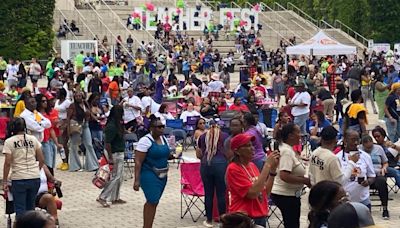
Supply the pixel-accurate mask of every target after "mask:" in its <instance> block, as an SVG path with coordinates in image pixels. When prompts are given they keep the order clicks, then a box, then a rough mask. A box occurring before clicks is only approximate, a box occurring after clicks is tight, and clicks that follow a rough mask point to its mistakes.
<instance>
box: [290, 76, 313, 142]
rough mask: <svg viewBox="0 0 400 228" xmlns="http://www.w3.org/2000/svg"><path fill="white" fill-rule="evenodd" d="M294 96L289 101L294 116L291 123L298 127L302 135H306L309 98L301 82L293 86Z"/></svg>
mask: <svg viewBox="0 0 400 228" xmlns="http://www.w3.org/2000/svg"><path fill="white" fill-rule="evenodd" d="M295 87H296V94H295V95H294V97H293V98H292V100H291V101H290V106H291V107H292V115H293V116H294V120H293V123H295V124H297V125H298V126H299V127H300V131H301V134H302V135H305V134H307V131H306V122H307V120H308V115H309V113H310V104H311V96H310V94H309V93H308V92H307V91H306V89H305V85H304V83H303V82H300V83H298V84H296V85H295Z"/></svg>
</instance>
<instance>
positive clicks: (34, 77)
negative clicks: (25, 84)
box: [29, 75, 39, 83]
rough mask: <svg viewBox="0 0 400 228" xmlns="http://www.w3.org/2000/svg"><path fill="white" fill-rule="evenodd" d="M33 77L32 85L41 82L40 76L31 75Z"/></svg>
mask: <svg viewBox="0 0 400 228" xmlns="http://www.w3.org/2000/svg"><path fill="white" fill-rule="evenodd" d="M29 76H30V77H31V82H32V83H37V82H38V80H39V75H29Z"/></svg>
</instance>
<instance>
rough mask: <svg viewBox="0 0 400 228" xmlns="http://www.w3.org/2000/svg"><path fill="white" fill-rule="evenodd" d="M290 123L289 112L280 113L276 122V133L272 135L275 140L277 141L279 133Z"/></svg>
mask: <svg viewBox="0 0 400 228" xmlns="http://www.w3.org/2000/svg"><path fill="white" fill-rule="evenodd" d="M289 122H290V116H289V114H287V112H282V111H281V112H279V114H278V120H277V121H276V124H275V127H274V131H273V133H272V135H273V138H274V139H276V137H277V135H278V132H279V131H280V130H282V127H283V126H285V125H286V124H288V123H289Z"/></svg>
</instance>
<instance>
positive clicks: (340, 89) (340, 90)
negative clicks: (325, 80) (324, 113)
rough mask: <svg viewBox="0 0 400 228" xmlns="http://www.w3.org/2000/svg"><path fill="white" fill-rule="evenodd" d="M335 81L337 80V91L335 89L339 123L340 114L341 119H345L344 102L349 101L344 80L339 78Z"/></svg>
mask: <svg viewBox="0 0 400 228" xmlns="http://www.w3.org/2000/svg"><path fill="white" fill-rule="evenodd" d="M335 80H336V89H335V96H336V106H335V109H336V122H338V121H339V114H340V116H341V118H344V113H343V105H342V101H343V100H344V99H347V93H346V86H345V84H344V82H343V80H342V78H341V77H339V76H337V77H336V79H335Z"/></svg>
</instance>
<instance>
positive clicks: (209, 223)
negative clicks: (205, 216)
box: [203, 220, 214, 227]
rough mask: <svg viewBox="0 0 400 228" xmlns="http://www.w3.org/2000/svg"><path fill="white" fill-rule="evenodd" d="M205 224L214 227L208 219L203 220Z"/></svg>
mask: <svg viewBox="0 0 400 228" xmlns="http://www.w3.org/2000/svg"><path fill="white" fill-rule="evenodd" d="M203 226H205V227H214V226H213V224H212V222H208V221H207V220H205V221H204V222H203Z"/></svg>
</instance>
